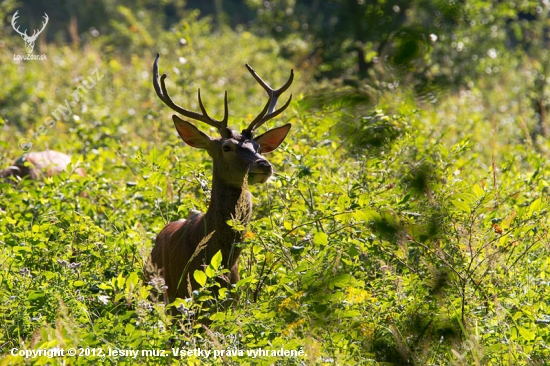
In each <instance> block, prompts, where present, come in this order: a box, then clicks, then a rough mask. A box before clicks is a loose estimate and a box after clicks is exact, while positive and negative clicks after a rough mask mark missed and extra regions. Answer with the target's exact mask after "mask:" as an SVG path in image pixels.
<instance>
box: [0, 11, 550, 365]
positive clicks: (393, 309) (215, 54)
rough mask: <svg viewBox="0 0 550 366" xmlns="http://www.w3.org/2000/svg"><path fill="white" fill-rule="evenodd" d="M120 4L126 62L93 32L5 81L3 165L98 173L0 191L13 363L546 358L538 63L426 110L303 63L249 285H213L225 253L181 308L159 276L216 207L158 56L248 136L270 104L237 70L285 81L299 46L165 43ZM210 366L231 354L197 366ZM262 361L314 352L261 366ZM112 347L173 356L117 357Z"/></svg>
mask: <svg viewBox="0 0 550 366" xmlns="http://www.w3.org/2000/svg"><path fill="white" fill-rule="evenodd" d="M281 3H282V2H281ZM445 3H446V2H445ZM380 4H382V3H380ZM468 4H469V6H470V5H471V6H473V5H476V4H477V5H478V6H481V5H483V4H482V3H481V2H478V3H476V4H472V3H470V2H469V3H468ZM256 5H257V6H260V5H261V4H259V3H257V4H256ZM264 5H265V4H264ZM438 6H439V5H438ZM118 9H119V12H118V13H117V14H118V16H120V17H121V18H120V19H121V21H120V26H121V29H120V32H119V33H117V34H120V37H121V39H123V41H121V42H126V43H127V44H126V47H121V48H119V46H121V45H119V44H116V43H113V42H115V41H114V38H110V37H108V36H105V37H103V36H100V37H98V38H97V39H95V40H93V41H91V42H90V43H89V44H88V45H87V46H86V48H85V49H83V50H79V49H77V48H75V49H72V48H69V47H62V46H53V45H52V46H51V47H49V48H48V50H47V54H48V60H47V61H44V62H25V63H16V62H5V63H2V64H0V70H1V71H2V75H4V78H2V79H0V124H1V125H3V136H2V140H1V141H0V164H1V166H2V167H6V166H8V165H9V164H10V163H11V162H12V161H13V160H15V159H16V158H17V157H18V156H20V154H21V153H22V151H21V149H20V148H19V145H20V141H21V140H23V139H28V140H29V141H30V142H31V143H32V149H33V150H34V151H38V150H44V149H46V148H51V149H56V150H61V151H64V152H67V153H71V154H72V155H73V156H74V158H73V162H72V167H75V166H76V165H77V164H80V165H82V166H83V167H84V168H85V169H86V172H87V176H86V177H77V176H76V175H74V174H71V173H68V172H63V173H62V174H60V175H58V176H54V177H51V178H46V179H45V180H44V181H41V182H31V181H28V180H22V181H17V180H13V179H12V180H8V181H3V182H0V284H1V286H0V348H1V351H0V352H1V354H2V355H3V358H2V360H1V361H0V364H2V365H3V364H6V365H7V364H22V363H24V362H26V361H25V360H24V358H23V356H20V355H12V354H11V350H12V349H13V348H17V349H20V350H25V349H28V350H35V351H36V350H40V349H46V348H48V349H49V348H53V347H61V348H63V349H65V350H68V349H69V348H72V347H74V348H77V349H78V348H82V349H83V350H87V351H86V352H88V354H83V355H80V356H69V355H66V356H64V357H60V358H56V359H54V360H53V361H52V359H49V358H47V357H45V356H41V357H34V358H32V359H30V360H29V363H34V364H46V363H48V362H51V363H56V362H57V363H58V364H61V363H67V364H97V363H101V362H110V363H117V364H128V365H130V364H132V365H134V364H178V363H181V364H189V365H200V364H235V365H237V364H238V365H255V364H265V365H271V364H289V365H293V364H331V363H332V364H338V365H347V364H372V365H377V364H395V365H400V364H406V363H409V364H418V365H425V364H434V365H435V364H441V365H447V364H463V365H470V364H484V365H485V364H487V365H500V364H514V365H516V364H517V365H527V364H529V365H532V364H536V365H543V364H545V363H546V362H547V360H548V358H549V357H550V354H549V351H548V347H547V344H548V340H549V339H550V331H549V328H548V319H549V316H550V310H549V305H548V298H549V295H550V294H549V287H548V277H549V276H550V266H549V265H550V261H549V260H548V259H547V258H548V257H549V248H548V243H547V233H548V218H547V216H548V215H547V213H548V206H549V197H548V193H549V189H548V181H549V179H550V176H549V174H550V173H549V172H550V170H549V168H548V162H547V161H548V159H547V155H548V150H549V146H548V143H547V142H546V141H545V140H544V139H540V138H539V139H537V138H532V136H531V134H530V131H531V130H532V129H533V126H534V125H535V124H536V123H537V122H536V116H535V114H534V112H533V110H532V108H529V105H530V104H529V100H526V99H522V96H524V95H527V93H528V91H530V90H532V89H531V88H532V83H531V82H532V81H533V80H534V78H535V76H534V74H533V68H532V66H533V65H535V63H536V62H535V61H531V62H532V64H530V63H528V62H525V63H520V62H519V61H518V59H509V60H506V59H504V58H500V59H499V58H497V59H496V60H495V59H493V58H491V57H490V56H487V57H488V58H489V59H490V60H489V59H487V60H485V61H483V62H485V63H484V64H481V63H480V64H479V65H478V66H479V67H482V66H485V67H491V68H494V67H499V68H501V71H499V74H502V75H505V77H502V78H501V79H499V80H496V79H494V78H493V76H494V75H495V74H494V73H491V74H488V73H485V75H484V76H483V77H478V78H475V79H472V80H475V83H473V84H472V85H471V86H470V87H469V88H468V89H464V90H462V91H461V92H459V93H456V94H452V93H448V94H443V93H442V94H434V95H432V97H431V98H426V95H424V98H417V97H416V95H414V93H413V92H411V91H407V90H404V89H403V88H401V87H400V84H399V83H398V82H391V83H388V82H386V81H380V82H379V83H378V84H376V83H372V85H371V87H369V88H366V87H363V86H362V87H361V88H359V87H357V85H355V86H336V84H333V85H331V86H332V89H331V90H328V89H327V88H326V84H322V85H319V84H315V83H312V82H310V80H308V76H309V75H312V73H313V72H312V71H311V69H310V68H309V66H307V65H306V66H301V67H299V68H296V67H295V69H296V70H295V71H296V81H295V84H294V85H293V86H292V91H293V93H294V95H295V96H297V97H295V100H294V101H293V102H292V103H291V105H290V107H289V109H288V110H287V112H285V113H284V115H282V116H280V117H278V118H277V119H275V120H274V121H273V122H271V123H269V124H270V126H269V127H273V126H275V125H279V124H281V123H282V122H283V121H290V122H292V123H293V127H292V130H291V133H290V135H289V137H288V138H287V140H286V141H285V143H284V144H283V145H282V146H281V147H280V148H279V149H278V150H277V151H276V152H274V153H273V154H270V156H269V160H270V161H271V162H272V163H273V164H274V165H275V166H276V167H277V169H276V170H277V172H276V174H275V176H274V177H273V178H272V179H271V180H270V181H269V182H268V183H266V184H265V185H260V186H252V187H250V188H251V191H252V193H253V195H254V197H255V198H254V206H255V207H254V217H253V220H252V221H251V223H250V224H249V225H248V227H246V228H245V227H239V229H246V234H245V238H246V239H245V240H244V242H243V243H240V244H239V245H240V246H241V247H242V254H241V258H240V275H241V280H240V281H239V282H238V283H237V284H236V286H235V288H233V289H225V288H224V287H222V286H220V284H219V282H218V280H219V279H220V277H224V276H226V275H227V273H228V268H225V267H224V260H223V258H222V256H221V253H218V254H217V255H215V256H214V258H213V259H212V261H211V263H205V267H204V268H203V269H201V270H197V271H195V272H194V273H192V274H190V275H192V276H193V278H194V279H195V280H196V281H197V282H198V283H199V284H200V285H201V288H200V289H198V290H197V291H195V292H194V293H193V295H192V296H191V297H190V298H188V299H177V300H176V301H175V302H174V303H172V304H168V305H166V304H164V302H162V300H157V299H155V296H156V295H158V294H159V293H160V294H162V293H163V291H164V288H163V284H162V283H160V282H155V281H152V283H145V282H144V281H143V279H142V278H143V271H144V267H145V266H146V263H147V258H148V255H149V253H150V250H151V248H152V244H153V240H154V238H155V237H156V235H157V234H158V233H159V231H160V230H161V229H162V228H163V227H164V225H165V224H166V223H168V222H171V221H174V220H177V219H180V218H184V217H187V214H188V212H189V211H190V210H193V209H198V210H202V211H204V210H205V209H206V207H207V206H208V200H209V193H210V191H209V190H210V183H211V181H210V179H211V178H210V171H211V168H212V163H211V161H210V160H209V157H208V156H207V155H206V154H204V152H202V151H200V150H197V149H192V148H191V147H189V146H184V145H183V144H182V143H181V141H180V139H179V137H178V136H177V135H176V134H175V133H174V131H173V125H172V123H171V119H170V115H171V114H172V112H171V111H170V110H168V108H166V107H165V106H164V105H163V104H162V103H161V102H160V101H158V99H157V98H156V96H155V94H154V91H153V88H152V85H151V76H152V75H151V74H152V73H151V68H152V62H153V59H154V56H155V53H156V50H158V51H159V52H160V53H161V60H160V68H161V72H166V73H167V74H168V78H167V79H166V81H167V88H168V89H169V90H170V92H171V95H173V97H174V100H175V101H176V102H177V103H178V104H180V105H183V106H187V107H189V108H190V109H193V110H196V109H198V104H197V99H196V89H197V88H198V87H199V86H200V87H201V93H202V96H203V100H204V101H205V104H206V105H207V108H208V110H209V112H210V113H211V115H213V116H219V115H221V113H222V109H223V103H221V100H222V98H223V91H224V89H228V91H229V93H228V94H229V106H230V121H229V124H230V125H231V126H233V127H235V128H236V129H241V128H242V127H244V126H245V124H246V122H249V121H250V120H251V119H253V118H254V116H255V115H256V114H257V113H258V112H259V111H260V110H261V109H262V107H263V105H264V103H265V94H264V93H263V91H262V90H261V88H259V87H258V85H257V84H256V83H255V82H254V80H253V79H252V77H251V76H250V75H249V74H248V72H247V71H246V69H245V68H244V67H243V64H244V63H245V62H249V63H250V64H251V65H253V66H254V67H255V68H256V69H257V70H258V72H259V73H260V74H261V75H262V77H264V78H265V79H266V80H269V82H270V84H271V85H280V83H281V81H283V80H286V78H287V76H288V70H289V69H290V68H292V67H293V65H292V64H291V63H290V62H289V61H287V60H284V59H282V58H281V57H280V53H281V52H284V51H283V50H284V49H285V44H284V43H283V44H282V45H281V44H279V43H277V42H275V41H274V40H272V39H266V38H259V37H258V36H256V35H254V34H253V33H251V32H248V31H245V30H239V31H231V30H225V31H224V32H221V33H220V34H218V35H216V36H213V35H212V34H211V25H210V22H209V20H208V19H198V18H197V14H196V13H195V14H189V16H188V17H186V18H184V19H182V20H181V21H180V23H178V24H177V27H174V29H173V30H172V31H170V32H161V30H160V29H161V27H160V26H159V27H157V28H155V27H154V26H152V27H149V26H148V24H154V21H153V19H154V18H153V17H151V16H149V15H143V17H142V15H140V14H139V11H135V10H134V9H132V8H130V7H129V6H126V7H125V8H123V7H120V8H118ZM483 9H485V8H481V9H478V8H469V7H466V8H465V10H464V11H467V12H470V11H471V12H474V10H483ZM499 9H500V8H499ZM417 10H418V9H417ZM443 10H445V9H443ZM501 10H502V11H503V12H504V13H505V14H508V13H507V12H505V10H506V9H501ZM445 11H446V12H443V13H442V17H445V19H448V18H452V19H454V18H453V16H455V15H456V13H454V12H453V11H452V9H447V10H445ZM484 11H485V10H484ZM140 17H141V18H140ZM452 19H451V20H452ZM451 20H449V21H451ZM132 23H139V24H138V25H139V26H142V27H143V28H142V29H140V30H138V31H136V33H133V32H132V31H128V28H125V27H128V26H129V25H130V26H131V24H132ZM292 26H293V25H292ZM124 29H126V31H125V30H124ZM142 31H143V32H147V33H141V32H142ZM157 32H159V33H162V36H160V37H159V38H156V37H155V35H156V33H157ZM518 32H519V31H518ZM147 34H149V37H150V38H149V37H148V36H147ZM499 36H500V35H499ZM151 39H152V40H153V41H151ZM151 42H152V43H151ZM399 42H401V43H399ZM399 42H397V43H396V44H398V43H399V44H400V46H399V47H398V48H400V49H401V54H399V52H397V53H396V55H398V56H399V57H397V56H394V62H395V64H396V65H398V64H407V63H410V62H409V61H410V60H409V57H411V55H412V56H414V55H415V54H416V53H415V52H416V50H415V47H413V46H414V45H410V44H408V43H407V42H408V40H407V37H406V36H404V35H403V37H402V38H401V40H400V41H399ZM7 43H9V42H7ZM11 46H12V45H11V44H6V47H11ZM457 52H458V50H457ZM495 52H497V53H498V52H500V51H499V50H495ZM369 57H370V56H369ZM373 57H374V55H373ZM525 57H526V59H530V58H529V57H528V56H525ZM412 58H416V57H412ZM342 59H344V57H343V58H342ZM480 62H482V61H480ZM491 62H498V64H496V63H495V64H489V63H491ZM478 66H475V67H478ZM541 67H542V65H541ZM414 70H416V69H414ZM414 70H413V71H414ZM492 70H493V69H492ZM541 70H542V69H541ZM537 75H540V74H537ZM527 76H529V77H527ZM84 81H86V84H84ZM86 85H88V87H86ZM79 87H84V88H85V89H82V88H80V89H79ZM323 87H325V88H323ZM306 90H307V91H311V90H322V92H315V93H312V94H313V95H303V94H302V92H304V91H306ZM75 92H77V94H74V93H75ZM78 93H80V94H78ZM77 95H78V100H77V99H76V98H77ZM67 102H69V103H70V102H74V104H70V105H71V113H70V114H68V115H65V116H63V114H61V112H60V110H58V106H59V105H66V103H67ZM56 110H57V114H56V113H55V112H56ZM55 115H57V116H58V117H59V118H57V119H56V120H55V124H51V123H46V122H48V121H51V118H56V117H55ZM40 126H46V127H44V128H42V129H41V128H40ZM200 128H201V129H203V130H204V131H206V132H209V131H208V128H206V126H200ZM262 128H263V127H262ZM39 131H42V132H39ZM69 171H71V169H69ZM238 221H239V220H234V221H232V224H233V225H235V226H236V227H238V225H240V223H239V222H238ZM198 348H201V349H203V350H211V351H214V350H217V351H221V350H223V351H224V353H225V354H224V356H223V357H222V356H219V357H217V358H214V356H212V355H211V356H206V355H204V354H192V355H188V356H187V355H186V356H182V355H181V354H182V353H183V352H184V351H187V350H193V349H198ZM260 348H261V349H263V350H270V351H277V350H281V349H284V350H287V351H289V350H295V351H299V350H302V351H303V353H302V355H301V356H296V357H285V356H281V355H279V356H277V355H274V356H266V355H263V356H257V355H256V356H254V354H252V353H250V354H247V351H251V352H252V351H255V352H258V351H259V349H260ZM109 349H111V350H128V349H131V350H162V351H166V353H167V357H161V356H159V355H152V354H148V355H147V354H146V355H139V356H138V357H136V358H132V357H131V356H127V355H123V356H112V355H111V356H107V358H106V360H108V361H105V359H103V357H102V355H101V354H99V353H100V352H101V351H102V352H108V350H109ZM238 350H241V351H243V352H244V354H243V355H239V354H238V352H236V354H233V353H232V352H233V351H238ZM228 351H231V352H228ZM94 352H95V353H94Z"/></svg>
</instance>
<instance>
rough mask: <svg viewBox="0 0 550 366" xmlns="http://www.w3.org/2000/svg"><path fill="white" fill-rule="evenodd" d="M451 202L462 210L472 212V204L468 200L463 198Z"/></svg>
mask: <svg viewBox="0 0 550 366" xmlns="http://www.w3.org/2000/svg"><path fill="white" fill-rule="evenodd" d="M451 203H452V204H453V206H455V207H456V208H457V209H459V210H460V211H463V212H466V213H470V206H469V205H468V204H467V203H466V202H464V201H461V200H451Z"/></svg>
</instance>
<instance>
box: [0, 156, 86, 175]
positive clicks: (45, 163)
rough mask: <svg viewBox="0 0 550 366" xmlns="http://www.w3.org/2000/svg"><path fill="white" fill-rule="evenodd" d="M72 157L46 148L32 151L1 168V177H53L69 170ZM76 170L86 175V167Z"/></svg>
mask: <svg viewBox="0 0 550 366" xmlns="http://www.w3.org/2000/svg"><path fill="white" fill-rule="evenodd" d="M70 162H71V157H70V156H69V155H67V154H63V153H60V152H58V151H53V150H46V151H39V152H30V153H28V154H25V155H23V156H21V157H20V158H19V159H17V160H16V161H15V163H14V165H12V166H10V167H8V168H6V169H4V170H1V171H0V178H6V177H11V176H16V177H20V178H24V177H29V178H30V179H32V180H38V179H42V178H43V177H51V176H52V175H56V174H59V173H61V172H62V171H64V170H67V166H68V165H69V163H70ZM74 172H75V173H76V174H78V175H80V176H83V177H84V176H85V175H86V174H85V173H84V169H82V168H76V169H75V170H74Z"/></svg>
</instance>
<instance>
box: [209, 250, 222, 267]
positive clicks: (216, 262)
mask: <svg viewBox="0 0 550 366" xmlns="http://www.w3.org/2000/svg"><path fill="white" fill-rule="evenodd" d="M222 260H223V258H222V252H221V250H218V252H217V253H216V254H214V256H213V257H212V260H211V261H210V265H211V266H212V267H213V268H214V269H216V270H217V269H218V268H220V265H221V264H222Z"/></svg>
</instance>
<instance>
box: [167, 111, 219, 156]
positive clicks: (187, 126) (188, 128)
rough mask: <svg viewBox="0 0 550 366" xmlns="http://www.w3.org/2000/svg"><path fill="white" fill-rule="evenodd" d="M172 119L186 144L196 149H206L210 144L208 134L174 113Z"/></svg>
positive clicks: (210, 139)
mask: <svg viewBox="0 0 550 366" xmlns="http://www.w3.org/2000/svg"><path fill="white" fill-rule="evenodd" d="M172 119H173V120H174V125H175V126H176V130H177V131H178V134H179V135H180V137H181V139H182V140H183V141H185V143H186V144H187V145H189V146H191V147H196V148H197V149H207V148H208V146H210V141H212V138H210V136H208V135H207V134H205V133H204V132H202V131H201V130H199V129H198V128H197V127H195V126H193V125H192V124H191V123H189V122H187V121H184V120H182V119H181V118H179V117H178V116H176V115H173V116H172Z"/></svg>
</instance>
